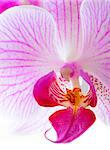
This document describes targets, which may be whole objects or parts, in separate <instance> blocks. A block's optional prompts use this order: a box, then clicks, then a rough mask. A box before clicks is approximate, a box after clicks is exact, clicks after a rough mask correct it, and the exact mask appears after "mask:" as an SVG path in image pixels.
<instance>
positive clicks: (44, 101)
mask: <svg viewBox="0 0 110 150" xmlns="http://www.w3.org/2000/svg"><path fill="white" fill-rule="evenodd" d="M55 80H56V74H55V73H54V72H50V73H48V74H47V75H45V76H43V77H42V78H40V79H39V80H38V81H37V83H36V84H35V86H34V91H33V94H34V97H35V99H36V101H37V102H38V104H39V105H41V106H45V107H52V106H57V105H58V103H57V102H56V101H55V100H54V99H52V97H50V95H49V88H50V86H51V84H52V82H54V81H55Z"/></svg>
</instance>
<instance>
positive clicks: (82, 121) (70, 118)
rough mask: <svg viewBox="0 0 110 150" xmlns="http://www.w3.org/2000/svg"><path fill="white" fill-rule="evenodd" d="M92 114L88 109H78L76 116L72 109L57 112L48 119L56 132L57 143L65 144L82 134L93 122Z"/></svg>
mask: <svg viewBox="0 0 110 150" xmlns="http://www.w3.org/2000/svg"><path fill="white" fill-rule="evenodd" d="M95 119H96V118H95V115H94V113H93V112H92V111H91V110H89V109H84V108H80V110H79V111H78V112H77V114H76V115H73V111H72V109H64V110H59V111H57V112H55V113H54V114H52V115H51V116H50V117H49V120H50V121H51V123H52V126H53V127H54V129H55V130H56V132H57V138H58V139H57V141H52V140H50V141H52V142H54V143H67V142H71V141H72V140H74V139H76V138H77V137H79V136H80V135H81V134H83V133H84V132H85V131H86V130H87V129H88V128H89V127H90V126H91V125H92V124H93V123H94V121H95Z"/></svg>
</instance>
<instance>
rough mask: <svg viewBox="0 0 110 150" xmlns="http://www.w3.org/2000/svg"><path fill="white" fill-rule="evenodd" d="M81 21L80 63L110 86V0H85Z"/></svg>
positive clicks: (82, 6)
mask: <svg viewBox="0 0 110 150" xmlns="http://www.w3.org/2000/svg"><path fill="white" fill-rule="evenodd" d="M81 23H82V45H83V47H82V55H81V58H80V61H81V62H80V63H81V64H82V66H83V67H84V68H85V69H86V71H88V72H89V74H91V75H93V76H95V77H96V78H99V80H100V81H102V82H103V83H104V84H105V85H107V86H108V87H110V85H109V83H110V71H109V69H110V1H109V0H89V1H88V0H85V1H84V2H83V3H82V5H81Z"/></svg>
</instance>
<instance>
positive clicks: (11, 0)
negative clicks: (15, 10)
mask: <svg viewBox="0 0 110 150" xmlns="http://www.w3.org/2000/svg"><path fill="white" fill-rule="evenodd" d="M18 5H19V0H0V13H2V12H3V11H5V10H6V9H8V8H10V7H13V6H18Z"/></svg>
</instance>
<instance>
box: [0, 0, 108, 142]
mask: <svg viewBox="0 0 110 150" xmlns="http://www.w3.org/2000/svg"><path fill="white" fill-rule="evenodd" d="M31 2H32V1H31ZM34 2H35V1H34ZM36 4H38V1H36ZM109 69H110V1H109V0H48V1H40V3H39V6H31V5H28V6H17V7H13V8H10V9H8V10H6V11H5V12H3V13H1V15H0V104H1V105H0V106H1V108H4V109H6V110H7V111H8V112H10V111H12V112H13V113H14V114H15V115H16V116H20V115H21V116H25V117H26V118H31V116H34V119H36V117H37V116H39V120H38V122H40V120H42V116H43V117H44V118H45V117H46V116H45V114H46V111H48V109H49V107H52V108H53V107H55V106H63V107H64V108H63V109H61V110H57V111H56V112H54V113H53V114H51V116H50V117H49V120H50V122H51V124H52V126H53V128H54V129H55V131H56V133H57V140H56V141H52V140H51V139H49V138H48V139H49V140H50V141H52V142H55V143H67V142H71V141H72V140H74V139H76V138H77V137H79V136H80V135H81V134H83V133H84V132H85V131H86V130H87V129H88V128H89V127H90V126H91V125H92V124H93V123H94V122H95V120H96V117H95V114H94V112H93V110H96V112H98V114H99V116H100V115H101V118H102V119H103V120H104V121H105V122H108V123H109V121H110V71H109ZM80 78H82V80H83V82H85V83H86V84H87V85H88V90H86V92H85V93H84V91H83V89H82V87H81V83H80ZM42 107H45V110H42ZM95 107H96V108H95ZM91 108H92V109H91ZM38 110H40V111H38ZM41 114H43V115H41ZM40 115H41V116H40ZM48 131H49V130H48V129H47V131H46V132H45V136H46V138H47V132H48Z"/></svg>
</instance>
